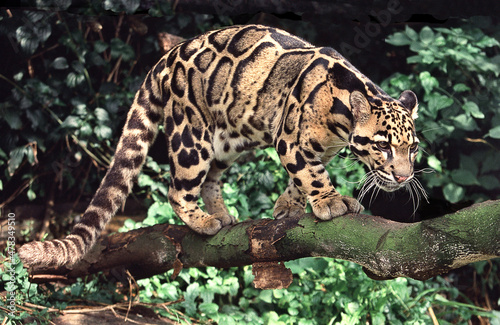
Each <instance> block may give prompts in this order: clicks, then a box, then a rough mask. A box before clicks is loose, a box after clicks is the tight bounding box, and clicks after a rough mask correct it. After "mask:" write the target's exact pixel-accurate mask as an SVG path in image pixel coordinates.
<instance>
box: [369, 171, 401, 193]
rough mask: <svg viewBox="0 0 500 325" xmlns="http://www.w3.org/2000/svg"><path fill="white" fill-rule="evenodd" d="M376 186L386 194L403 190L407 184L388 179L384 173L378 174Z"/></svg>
mask: <svg viewBox="0 0 500 325" xmlns="http://www.w3.org/2000/svg"><path fill="white" fill-rule="evenodd" d="M375 184H376V185H377V186H378V187H379V188H381V189H382V190H384V191H385V192H394V191H397V190H399V189H401V188H403V187H404V186H405V184H406V182H402V183H398V182H396V181H394V180H392V179H388V178H387V176H385V175H384V174H382V173H377V177H376V178H375Z"/></svg>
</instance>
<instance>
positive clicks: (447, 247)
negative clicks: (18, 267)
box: [32, 200, 500, 288]
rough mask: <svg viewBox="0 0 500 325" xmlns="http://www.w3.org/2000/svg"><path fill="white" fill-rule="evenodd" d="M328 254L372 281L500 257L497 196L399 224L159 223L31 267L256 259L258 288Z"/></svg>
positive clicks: (420, 275)
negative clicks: (207, 230) (64, 260)
mask: <svg viewBox="0 0 500 325" xmlns="http://www.w3.org/2000/svg"><path fill="white" fill-rule="evenodd" d="M306 256H325V257H333V258H338V259H343V260H349V261H352V262H355V263H358V264H360V265H362V266H363V267H364V269H365V272H366V273H367V274H368V275H369V276H370V277H372V278H375V279H389V278H395V277H401V276H403V277H411V278H414V279H419V280H425V279H428V278H430V277H433V276H435V275H438V274H441V273H445V272H448V271H450V270H452V269H455V268H458V267H461V266H464V265H467V264H469V263H472V262H476V261H481V260H487V259H492V258H496V257H500V200H498V201H488V202H484V203H480V204H476V205H473V206H471V207H469V208H466V209H463V210H460V211H457V212H455V213H452V214H448V215H445V216H442V217H439V218H435V219H429V220H425V221H422V222H416V223H398V222H394V221H389V220H386V219H383V218H380V217H374V216H369V215H363V214H359V215H353V214H349V215H345V216H342V217H338V218H335V219H333V220H331V221H318V220H317V219H316V218H315V217H314V216H313V215H305V216H303V217H301V218H290V219H281V220H272V219H261V220H248V221H245V222H240V223H238V224H235V225H232V226H228V227H225V228H223V229H222V230H221V231H220V232H219V233H218V234H217V235H215V236H202V235H198V234H196V233H194V232H193V231H191V230H190V229H189V228H187V227H186V226H174V225H156V226H153V227H148V228H142V229H138V230H134V231H130V232H128V233H118V234H115V235H112V236H109V237H107V238H104V239H102V240H101V241H100V242H99V243H98V244H97V245H96V246H95V247H94V249H93V250H92V251H91V252H90V253H89V254H88V255H87V256H86V257H85V259H84V260H83V261H81V262H80V263H78V264H76V265H75V266H73V267H72V268H71V269H66V268H62V269H58V270H54V269H40V268H38V269H34V270H32V271H33V273H34V274H37V275H35V276H34V281H37V282H43V281H53V280H54V279H60V278H61V277H62V278H65V279H72V278H75V277H80V276H83V275H86V274H91V273H95V272H98V271H113V272H115V274H116V271H124V270H129V271H130V273H131V274H132V275H133V276H134V277H135V278H136V279H137V278H144V277H150V276H152V275H154V274H159V273H163V272H165V271H167V270H170V269H175V274H176V273H177V272H179V271H180V270H181V269H182V268H189V267H203V266H215V267H220V268H225V267H231V266H242V265H249V264H253V265H254V274H256V286H257V287H262V288H279V287H286V286H287V285H288V284H289V282H291V272H290V271H289V270H287V269H286V268H285V267H284V266H283V264H282V262H283V261H289V260H294V259H298V258H301V257H306Z"/></svg>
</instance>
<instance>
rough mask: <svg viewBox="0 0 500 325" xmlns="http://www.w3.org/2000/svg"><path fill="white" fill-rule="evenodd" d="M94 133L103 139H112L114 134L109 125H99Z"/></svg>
mask: <svg viewBox="0 0 500 325" xmlns="http://www.w3.org/2000/svg"><path fill="white" fill-rule="evenodd" d="M94 133H95V134H96V135H97V136H98V137H99V138H101V139H110V138H111V135H112V134H113V132H112V130H111V128H110V127H109V126H107V125H98V126H96V127H95V128H94Z"/></svg>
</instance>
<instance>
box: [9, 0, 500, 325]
mask: <svg viewBox="0 0 500 325" xmlns="http://www.w3.org/2000/svg"><path fill="white" fill-rule="evenodd" d="M40 3H41V2H40ZM60 3H66V5H67V7H70V5H71V1H65V2H64V1H61V2H60ZM116 3H118V2H116ZM116 3H115V2H112V1H105V2H104V4H105V5H104V8H103V7H101V5H100V3H98V2H96V3H94V5H93V6H90V7H88V8H71V9H72V12H73V13H69V12H65V11H62V12H60V11H54V10H32V11H12V12H8V11H6V10H1V11H0V32H1V33H2V35H3V36H4V38H3V42H4V43H5V44H4V45H5V46H4V47H7V48H9V50H8V51H10V52H8V53H7V54H5V55H6V57H7V59H9V58H10V59H11V60H12V62H13V64H11V65H10V66H7V67H5V69H4V70H3V71H4V72H2V73H1V74H0V79H1V80H0V83H2V89H3V90H1V91H2V94H3V96H2V97H1V100H0V129H1V130H2V131H3V132H2V135H3V136H2V137H1V138H0V173H1V176H0V191H1V193H0V199H1V202H3V203H12V204H27V203H29V202H36V203H43V202H45V200H47V199H49V198H50V199H54V200H55V201H58V202H72V203H73V202H75V201H79V200H83V198H87V197H90V196H91V195H92V194H93V192H94V191H95V189H96V188H97V186H98V184H99V182H100V180H101V178H102V177H103V175H104V172H105V168H106V166H107V165H108V163H109V161H110V159H111V157H112V153H113V148H114V147H115V145H116V142H117V138H118V136H119V133H120V129H121V127H122V125H123V122H124V116H125V114H126V112H127V109H128V107H129V105H130V104H131V101H132V99H133V96H134V94H135V91H136V90H137V89H138V87H139V85H140V83H141V82H142V79H143V78H144V76H145V73H146V72H147V71H148V70H149V69H150V68H151V66H152V65H153V64H154V63H155V61H156V60H157V59H158V58H159V57H160V55H161V53H160V49H159V46H158V42H157V32H160V31H167V32H169V33H172V34H176V35H181V36H183V37H190V36H193V35H196V34H199V33H201V32H203V31H205V30H208V29H212V28H217V27H220V26H223V25H229V24H232V20H231V18H229V17H224V16H212V15H196V14H174V12H172V10H171V9H170V8H169V7H167V6H165V7H158V6H153V7H152V8H150V9H145V8H141V7H140V6H139V2H138V1H130V2H127V5H124V4H119V5H118V4H116ZM40 9H43V8H40ZM62 9H67V8H62ZM123 11H125V12H126V13H127V14H132V13H134V12H137V11H140V12H141V13H147V15H145V16H143V17H141V18H138V16H127V15H124V14H121V12H123ZM283 24H284V25H287V23H286V22H284V23H283ZM288 24H289V26H293V25H294V23H293V22H292V23H288ZM160 26H161V27H160ZM301 26H302V27H303V25H301ZM310 28H311V29H313V26H310ZM291 29H292V31H293V27H291ZM297 30H299V31H300V30H303V29H301V28H298V29H297ZM314 35H315V33H314V32H311V31H310V32H308V33H305V32H304V33H303V36H304V37H307V38H308V39H309V40H310V41H312V42H313V43H314V41H315V39H314ZM498 35H500V28H498V27H495V25H494V24H493V23H492V22H491V21H490V20H488V19H481V20H468V21H460V22H459V23H457V26H454V27H440V28H431V27H425V26H419V27H418V28H410V27H405V28H399V29H398V30H394V31H393V33H392V34H391V35H390V36H389V37H387V43H389V44H388V45H387V46H386V51H387V52H395V53H398V56H397V57H396V58H395V59H394V58H393V59H392V60H396V59H397V60H399V61H402V65H404V66H405V69H404V71H403V72H401V73H396V74H394V75H391V76H389V77H388V78H387V79H386V80H385V81H383V82H382V83H381V86H382V88H383V89H385V90H386V91H388V92H389V93H390V94H391V95H393V96H398V95H399V93H400V92H401V91H402V90H405V89H412V90H413V91H415V92H416V93H417V95H418V98H419V99H420V110H419V113H420V118H419V120H418V123H417V126H418V129H419V130H421V131H420V134H419V137H420V139H421V142H422V147H423V150H422V152H421V154H420V155H419V158H418V161H419V163H418V168H419V169H420V170H422V171H429V170H430V169H433V170H434V172H432V173H425V172H422V173H420V175H419V178H420V180H421V182H422V184H423V186H424V187H425V188H426V190H427V191H428V193H429V196H430V197H431V198H434V199H442V200H443V201H445V202H447V203H448V204H454V203H461V204H463V203H470V202H476V201H482V200H486V199H494V198H498V197H499V192H500V173H499V171H500V164H498V162H499V161H500V151H499V149H500V90H499V89H500V88H499V87H498V84H497V83H498V81H497V80H498V74H499V73H500V52H499V51H500V45H499V42H498V39H500V37H498ZM387 60H391V59H389V58H388V59H387ZM388 64H390V63H388ZM400 65H401V64H400ZM381 66H382V65H381ZM373 69H375V70H376V69H377V67H373ZM370 74H374V75H376V74H377V72H376V71H370ZM158 152H159V153H160V154H158ZM151 155H152V156H153V158H149V159H148V162H147V164H146V168H145V170H144V172H143V173H142V174H141V176H140V177H139V179H138V186H137V187H136V189H135V193H134V195H135V196H136V197H137V198H138V199H140V200H141V201H142V202H144V204H145V206H149V210H148V212H147V218H146V219H145V220H144V221H143V222H142V223H135V222H133V221H128V222H126V224H125V227H124V229H123V231H125V230H127V229H132V228H136V227H140V226H143V225H151V224H155V223H160V222H161V223H164V222H170V223H180V221H179V219H178V218H176V217H175V216H174V214H173V212H172V209H171V207H170V206H169V205H168V203H167V199H166V194H167V192H168V186H167V185H166V184H167V180H168V176H169V167H168V165H166V164H165V163H164V161H162V160H161V148H159V149H156V148H155V147H154V148H153V150H152V153H151ZM346 157H347V159H345V158H346ZM350 157H352V155H350V154H349V152H348V151H342V152H341V153H340V154H339V156H338V157H335V158H334V161H333V162H332V163H331V164H330V166H329V172H330V174H331V177H332V179H333V181H334V182H336V183H337V184H339V186H338V187H337V189H338V190H339V191H340V192H341V193H342V194H344V195H352V194H353V191H354V190H355V188H357V187H359V185H360V184H359V183H358V182H359V181H360V180H361V179H362V177H363V175H364V173H365V171H364V169H363V167H362V166H361V165H360V164H359V163H356V162H355V161H354V160H352V159H349V158H350ZM224 180H225V185H224V189H223V190H224V196H225V199H226V203H227V205H228V206H229V207H230V211H231V213H233V215H235V216H236V217H237V218H238V219H239V220H244V219H246V218H250V217H251V218H255V217H271V215H272V207H273V204H274V202H275V200H276V199H277V197H278V196H279V194H280V193H281V192H282V191H283V190H284V188H285V186H286V184H287V176H286V174H285V172H284V170H283V168H282V167H281V166H280V164H279V161H278V159H277V156H276V154H275V153H274V150H271V149H266V150H260V151H257V152H256V153H253V154H249V155H247V156H245V157H244V159H242V160H241V161H240V163H239V164H236V165H235V166H233V167H232V168H231V169H230V170H229V171H228V172H227V173H226V175H225V178H224ZM7 207H8V206H7ZM4 208H5V207H4ZM66 222H67V221H66ZM23 235H24V236H26V237H29V236H28V235H29V234H28V233H23ZM63 235H64V233H62V234H56V235H55V236H63ZM498 265H499V263H498V261H492V262H491V263H488V262H483V263H477V264H475V265H474V266H471V267H469V269H468V271H464V272H467V273H465V274H466V275H464V276H461V274H460V272H457V273H454V274H450V275H448V276H446V277H437V278H435V279H432V280H428V281H425V282H421V281H414V280H409V279H396V280H391V281H384V282H377V281H373V280H371V279H369V278H368V277H367V276H366V275H365V274H364V273H363V271H362V269H361V267H360V266H358V265H355V264H352V263H348V262H344V261H335V260H331V259H324V258H307V259H301V260H297V261H291V262H288V263H287V266H288V267H289V268H291V270H292V272H293V274H294V282H293V283H292V285H291V286H290V287H289V288H288V289H282V290H265V291H263V290H257V289H254V288H253V287H252V285H251V281H252V278H253V276H252V274H251V268H250V267H243V268H231V269H227V270H219V269H215V268H211V267H209V268H205V269H189V270H182V272H181V273H180V274H179V276H178V277H177V278H176V279H173V280H172V279H171V272H169V273H167V274H164V275H160V276H155V277H153V278H150V279H143V280H140V281H138V284H139V293H138V296H137V297H136V300H137V299H140V301H141V302H150V303H157V304H161V303H165V302H169V301H177V300H179V299H181V298H183V301H182V302H178V303H176V304H173V305H171V306H169V307H168V308H166V309H165V308H156V310H157V312H158V313H159V314H161V315H162V316H164V317H168V318H170V319H172V320H174V321H179V322H183V323H184V322H185V323H190V322H202V323H209V322H210V321H211V320H212V321H215V322H219V323H221V324H240V323H250V324H337V323H338V324H358V323H367V322H368V323H370V324H386V323H390V324H408V323H410V324H429V323H432V319H431V315H432V313H434V314H435V316H436V318H437V319H439V322H440V324H447V323H450V324H457V323H464V322H466V321H467V320H469V319H471V317H473V315H475V316H474V317H478V316H480V317H485V318H490V319H491V323H492V324H494V323H495V322H496V324H498V323H500V312H498V305H499V303H500V301H498V299H499V298H500V296H499V294H498V292H499V291H500V290H499V288H500V279H499V276H498V271H499V270H498ZM3 267H4V269H9V268H10V264H8V263H7V264H4V265H3ZM14 268H15V274H16V276H15V279H16V281H15V284H14V287H11V286H10V285H9V287H8V286H7V283H8V281H10V273H3V274H2V280H1V282H0V289H1V290H7V291H15V292H16V295H17V302H18V303H20V304H22V303H23V302H30V303H33V304H36V305H40V306H53V307H55V308H65V307H66V306H68V305H70V304H74V303H75V302H78V303H79V304H81V302H82V301H86V302H89V301H94V302H95V301H97V302H102V303H107V304H112V303H115V302H118V301H121V300H122V299H124V296H123V295H121V294H119V293H116V291H115V286H116V283H114V282H113V281H111V282H108V281H103V278H93V279H83V280H81V281H79V282H77V283H75V284H73V285H71V286H68V287H65V288H62V289H61V288H59V287H56V286H52V285H36V284H29V282H28V278H27V271H26V270H25V269H23V268H22V267H21V265H20V264H17V265H15V266H14ZM472 277H474V279H473V280H474V281H477V285H476V287H474V289H475V291H474V290H472V289H471V290H466V289H465V290H464V289H463V288H462V291H460V290H459V289H458V287H457V284H459V283H462V284H463V286H465V288H467V287H471V286H472ZM463 278H467V279H468V280H467V281H466V282H463V281H464V280H463ZM472 291H474V292H472ZM124 292H126V293H125V296H127V295H128V290H124ZM468 296H470V297H468ZM472 296H473V298H472ZM484 297H489V301H490V302H489V303H490V305H491V306H492V307H493V308H496V309H497V311H487V310H486V309H483V307H484V306H486V304H485V303H484V299H485V298H484ZM5 306H7V302H6V301H5V300H4V299H3V298H2V299H0V308H2V307H3V308H5ZM31 310H32V311H31V312H29V313H28V312H27V311H24V312H22V313H20V314H19V313H18V314H17V316H16V317H15V318H9V319H8V320H7V324H14V323H16V322H18V321H19V320H21V319H25V317H27V316H28V314H31V315H33V316H34V317H35V318H37V319H38V320H39V321H40V322H47V321H48V319H49V317H50V316H51V315H50V314H49V313H48V312H47V311H44V310H36V309H31ZM5 311H6V309H0V315H3V312H5ZM18 311H20V309H19V308H18ZM0 320H2V321H3V318H0Z"/></svg>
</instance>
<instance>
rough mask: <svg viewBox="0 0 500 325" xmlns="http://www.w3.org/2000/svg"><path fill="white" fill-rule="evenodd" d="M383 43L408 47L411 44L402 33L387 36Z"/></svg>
mask: <svg viewBox="0 0 500 325" xmlns="http://www.w3.org/2000/svg"><path fill="white" fill-rule="evenodd" d="M385 41H386V42H387V43H389V44H391V45H394V46H404V45H410V44H411V42H412V41H411V39H410V38H408V36H406V34H405V33H403V32H397V33H394V34H392V35H389V37H387V39H386V40H385Z"/></svg>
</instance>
